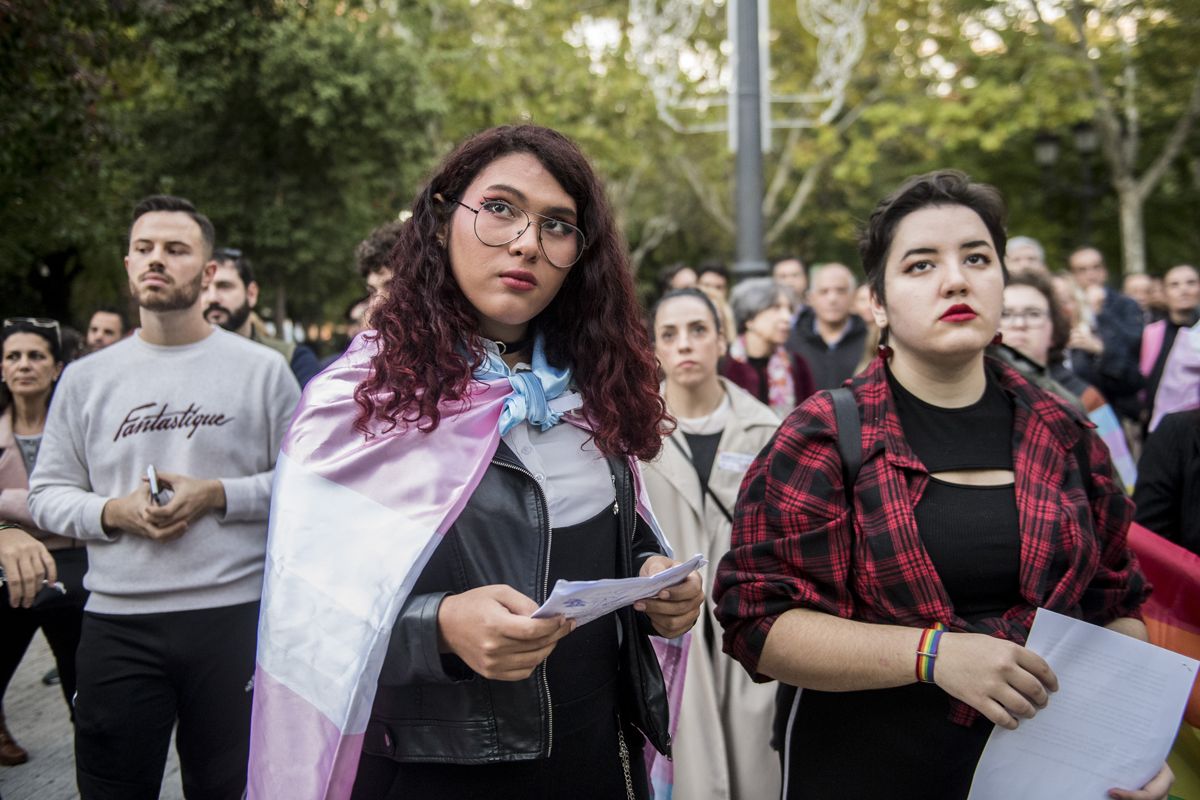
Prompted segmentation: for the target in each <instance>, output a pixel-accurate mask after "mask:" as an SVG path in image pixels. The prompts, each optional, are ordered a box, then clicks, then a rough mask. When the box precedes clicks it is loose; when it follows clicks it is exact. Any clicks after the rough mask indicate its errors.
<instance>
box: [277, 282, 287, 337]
mask: <svg viewBox="0 0 1200 800" xmlns="http://www.w3.org/2000/svg"><path fill="white" fill-rule="evenodd" d="M286 319H287V287H286V286H284V285H283V282H282V281H281V282H279V283H277V284H275V335H276V336H277V337H279V338H280V339H285V338H289V337H286V336H285V335H284V328H283V323H284V320H286Z"/></svg>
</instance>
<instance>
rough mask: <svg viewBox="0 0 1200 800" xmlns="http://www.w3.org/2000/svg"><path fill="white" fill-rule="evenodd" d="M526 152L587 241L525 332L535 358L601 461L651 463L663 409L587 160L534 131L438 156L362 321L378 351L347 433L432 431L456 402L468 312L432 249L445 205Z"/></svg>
mask: <svg viewBox="0 0 1200 800" xmlns="http://www.w3.org/2000/svg"><path fill="white" fill-rule="evenodd" d="M512 153H528V154H530V155H532V156H533V157H534V158H536V159H537V160H538V161H540V162H541V164H542V165H543V166H544V167H545V168H546V170H547V171H549V172H550V174H551V175H553V176H554V178H555V179H556V180H557V181H558V183H559V185H561V186H562V187H563V189H564V190H565V191H566V192H567V194H569V195H570V196H571V197H572V199H574V201H575V205H576V210H577V215H578V216H577V218H578V225H579V227H580V228H581V229H582V230H583V232H584V234H585V235H586V236H587V249H585V250H584V252H583V257H582V258H581V259H580V260H579V262H578V263H576V264H575V265H574V266H572V267H571V271H570V273H569V274H568V275H567V279H566V281H565V282H564V283H563V285H562V288H561V289H559V292H558V294H557V295H556V296H555V298H554V300H553V301H551V303H550V305H549V306H548V307H547V308H546V309H545V310H544V311H542V312H541V313H540V314H539V315H538V316H537V317H536V318H534V319H533V320H532V321H531V322H530V326H531V329H532V330H536V331H538V332H539V333H541V334H543V335H544V336H545V341H546V357H547V359H548V360H549V361H550V363H551V364H553V365H555V366H559V367H563V366H570V367H571V368H572V369H573V371H574V380H575V386H576V388H577V389H578V391H579V392H580V394H581V395H582V396H583V400H584V404H585V405H584V408H585V409H586V410H587V413H588V415H589V417H590V418H591V419H592V421H593V423H594V425H595V430H594V433H593V439H594V441H595V444H596V447H597V448H598V449H599V450H600V451H601V452H603V453H606V454H608V455H623V456H637V457H638V458H642V459H649V458H653V457H654V456H655V455H656V454H657V453H658V451H659V449H660V448H661V446H662V441H661V435H662V433H663V430H664V429H665V424H666V408H665V406H664V405H663V401H662V398H661V397H659V394H658V379H657V372H656V366H655V361H654V356H653V352H652V350H651V348H650V342H649V337H648V336H647V334H646V331H645V329H644V328H643V327H642V325H641V321H640V315H639V309H638V303H637V299H636V295H635V293H634V287H633V276H632V272H631V269H630V265H629V261H628V258H627V256H626V252H627V251H626V247H625V242H624V240H623V239H622V237H621V234H620V232H619V231H618V230H617V226H616V222H615V220H614V219H613V214H612V211H611V209H610V208H609V205H608V201H607V199H606V198H605V195H604V187H603V185H602V184H601V182H600V179H599V178H598V177H597V176H596V174H595V172H594V171H593V170H592V168H591V165H590V164H589V163H588V161H587V158H586V157H584V155H583V153H581V152H580V151H579V148H578V147H576V145H575V144H574V142H572V141H571V140H570V139H568V138H567V137H565V136H563V135H562V134H560V133H558V132H556V131H553V130H550V129H548V128H543V127H539V126H535V125H520V126H503V127H498V128H491V129H489V130H486V131H483V132H481V133H478V134H476V135H475V136H473V137H471V138H470V139H468V140H467V141H465V142H463V143H462V144H461V145H459V146H458V148H456V149H455V150H454V152H452V153H451V154H450V155H448V156H447V157H446V158H445V160H444V161H443V162H442V163H441V165H440V166H439V167H438V168H437V169H436V170H435V171H434V173H433V175H432V177H431V178H430V179H429V182H428V184H427V185H426V187H425V188H424V189H423V190H422V191H421V192H420V193H419V194H418V195H417V198H416V200H415V201H414V202H413V207H412V218H411V219H410V220H408V221H407V223H406V224H405V225H404V227H403V229H402V230H401V232H400V238H399V241H398V242H397V244H396V246H395V247H394V248H393V250H392V260H391V263H390V266H391V268H392V280H391V285H390V287H389V290H388V293H387V299H386V300H385V301H384V302H383V303H381V305H380V306H379V308H378V309H377V310H376V311H375V312H374V313H373V316H372V320H373V322H374V324H375V328H376V334H375V336H376V337H377V339H378V341H379V345H380V347H379V352H378V353H377V354H376V355H375V356H374V357H373V359H372V361H371V367H372V369H371V374H370V376H369V377H368V378H367V379H366V380H365V381H363V382H362V383H361V384H359V386H358V388H357V389H356V390H355V392H354V399H355V401H356V402H357V403H358V405H359V406H360V408H361V409H362V411H361V413H360V415H359V417H358V420H357V426H358V428H359V429H360V430H362V431H364V432H366V431H367V430H368V424H369V423H370V422H371V421H372V420H378V421H380V422H383V423H385V424H389V425H391V426H395V425H411V424H415V425H416V426H417V428H418V430H422V431H432V430H434V429H435V428H437V426H438V424H439V422H440V421H441V411H440V410H439V404H440V403H442V402H443V401H451V402H454V401H463V402H466V400H467V392H468V388H469V386H470V383H471V381H472V374H473V372H474V370H475V369H476V367H478V366H479V364H480V363H481V362H482V358H483V356H482V350H481V349H480V348H479V347H476V346H470V347H468V348H466V349H464V347H463V345H464V343H467V344H470V343H471V342H472V340H474V338H475V332H476V331H477V329H478V320H477V317H476V312H475V309H474V308H473V307H472V306H471V304H470V302H468V300H467V298H466V297H465V296H464V295H463V293H462V291H461V290H460V289H459V287H458V284H457V283H456V282H455V280H454V278H453V276H452V274H451V271H450V259H449V254H448V252H447V249H446V248H445V247H443V246H442V244H441V241H442V240H443V239H444V238H445V236H446V229H447V227H448V224H449V220H450V217H451V215H452V214H453V212H454V209H455V204H454V202H453V200H452V198H458V197H461V196H462V194H463V192H465V191H466V189H467V187H468V186H469V185H470V183H471V181H472V180H474V179H475V177H476V176H477V175H478V174H479V173H480V172H481V171H482V170H483V169H484V168H485V167H487V165H489V164H491V163H492V162H493V161H495V160H496V159H498V158H501V157H503V156H506V155H509V154H512Z"/></svg>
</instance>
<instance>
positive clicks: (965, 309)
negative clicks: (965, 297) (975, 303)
mask: <svg viewBox="0 0 1200 800" xmlns="http://www.w3.org/2000/svg"><path fill="white" fill-rule="evenodd" d="M978 316H979V315H978V314H976V313H975V309H973V308H971V307H970V306H969V305H967V304H966V303H958V304H957V305H953V306H950V307H949V308H948V309H946V311H945V313H944V314H942V316H941V317H939V319H941V320H942V321H943V322H970V321H971V320H973V319H975V318H976V317H978Z"/></svg>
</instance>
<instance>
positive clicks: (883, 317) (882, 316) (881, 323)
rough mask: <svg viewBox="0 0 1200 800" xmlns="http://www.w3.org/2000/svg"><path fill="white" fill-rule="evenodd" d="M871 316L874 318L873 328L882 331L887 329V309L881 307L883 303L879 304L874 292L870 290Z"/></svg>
mask: <svg viewBox="0 0 1200 800" xmlns="http://www.w3.org/2000/svg"><path fill="white" fill-rule="evenodd" d="M870 297H871V316H872V317H874V318H875V327H877V328H879V329H880V330H883V329H884V328H886V327H887V309H886V308H884V307H883V303H881V302H879V298H878V297H877V296H876V295H875V290H874V289H872V290H871V295H870Z"/></svg>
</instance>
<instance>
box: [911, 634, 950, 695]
mask: <svg viewBox="0 0 1200 800" xmlns="http://www.w3.org/2000/svg"><path fill="white" fill-rule="evenodd" d="M946 630H947V628H946V626H945V625H943V624H942V623H940V622H935V623H933V626H932V627H929V628H926V629H925V630H923V631H921V639H920V641H919V642H918V643H917V680H918V681H920V682H921V683H933V665H934V662H935V661H936V660H937V655H938V643H939V642H940V641H941V639H942V634H943V633H945V632H946Z"/></svg>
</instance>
